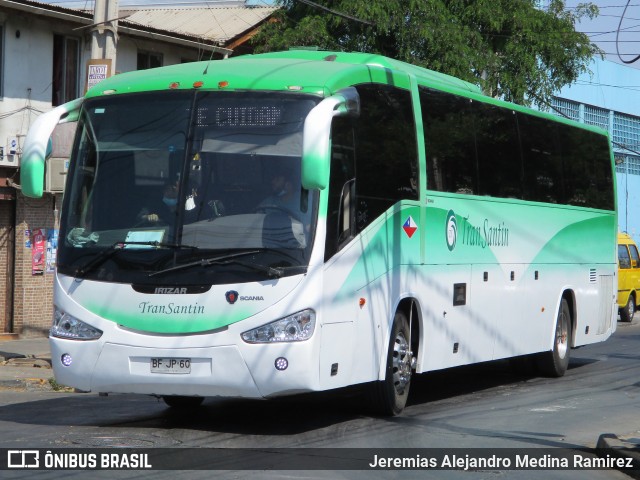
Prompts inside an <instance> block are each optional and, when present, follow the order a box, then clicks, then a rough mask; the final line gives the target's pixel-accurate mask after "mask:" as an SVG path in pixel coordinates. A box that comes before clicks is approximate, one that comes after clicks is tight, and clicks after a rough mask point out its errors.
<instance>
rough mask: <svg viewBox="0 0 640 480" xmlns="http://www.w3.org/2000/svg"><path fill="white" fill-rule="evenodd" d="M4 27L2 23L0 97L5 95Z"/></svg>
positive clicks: (0, 28) (0, 33)
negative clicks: (3, 67) (3, 66)
mask: <svg viewBox="0 0 640 480" xmlns="http://www.w3.org/2000/svg"><path fill="white" fill-rule="evenodd" d="M3 54H4V27H3V26H2V25H0V97H2V96H3V95H4V88H3V87H4V71H3V69H2V65H3V64H4V58H3V56H4V55H3Z"/></svg>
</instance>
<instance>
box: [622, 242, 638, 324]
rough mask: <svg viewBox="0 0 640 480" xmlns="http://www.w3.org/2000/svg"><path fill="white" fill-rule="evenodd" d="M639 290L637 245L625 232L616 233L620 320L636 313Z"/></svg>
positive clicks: (626, 320) (627, 318)
mask: <svg viewBox="0 0 640 480" xmlns="http://www.w3.org/2000/svg"><path fill="white" fill-rule="evenodd" d="M639 292H640V255H639V254H638V246H637V245H636V244H635V242H634V241H633V239H632V238H631V237H630V236H629V235H628V234H626V233H619V234H618V309H619V312H620V320H622V321H623V322H630V321H631V320H633V315H634V314H635V313H636V306H637V305H638V293H639Z"/></svg>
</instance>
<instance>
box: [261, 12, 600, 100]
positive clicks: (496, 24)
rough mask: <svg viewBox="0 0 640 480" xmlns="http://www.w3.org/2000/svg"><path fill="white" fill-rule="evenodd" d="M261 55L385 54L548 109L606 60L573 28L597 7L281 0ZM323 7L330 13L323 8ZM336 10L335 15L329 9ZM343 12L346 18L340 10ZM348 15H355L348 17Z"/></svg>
mask: <svg viewBox="0 0 640 480" xmlns="http://www.w3.org/2000/svg"><path fill="white" fill-rule="evenodd" d="M278 3H279V5H280V6H282V7H283V8H282V9H281V10H279V11H278V12H277V14H276V17H275V18H276V21H275V22H271V23H269V24H266V25H265V26H263V27H262V29H261V31H260V33H259V34H258V35H257V36H256V37H255V38H254V44H255V45H256V51H257V52H261V51H274V50H283V49H288V48H289V47H291V46H311V45H313V46H317V47H319V48H321V49H323V50H338V51H361V52H370V53H378V54H382V55H385V56H388V57H391V58H395V59H397V60H402V61H405V62H409V63H413V64H416V65H420V66H423V67H426V68H429V69H432V70H436V71H439V72H443V73H447V74H449V75H453V76H456V77H459V78H462V79H464V80H467V81H470V82H473V83H476V84H479V85H480V86H481V87H482V89H483V91H484V92H485V93H486V94H487V95H490V96H493V97H499V98H504V99H506V100H509V101H513V102H516V103H520V104H525V105H529V104H532V103H533V104H537V105H542V104H545V103H547V102H548V101H549V99H550V98H551V96H552V95H553V93H554V92H556V91H558V90H559V89H560V88H561V87H563V86H564V85H567V84H569V83H571V82H573V81H574V80H575V79H576V78H577V77H578V76H579V75H580V74H582V73H585V72H588V71H589V70H588V65H589V63H590V61H591V59H592V58H593V57H594V56H595V55H600V56H601V55H602V52H601V51H600V49H599V48H598V47H597V46H595V45H594V44H592V43H591V42H590V40H589V37H588V36H587V35H585V34H584V33H580V32H577V31H576V30H575V25H576V23H577V22H579V21H580V19H581V18H584V17H588V18H593V17H594V16H596V15H597V14H598V8H597V7H596V6H595V5H593V4H581V5H579V6H578V8H576V9H574V10H573V11H570V10H567V9H565V1H564V0H547V1H546V2H542V3H545V4H546V6H545V8H539V7H538V4H539V3H541V2H539V0H314V2H310V1H308V0H278ZM319 7H324V8H319ZM328 9H330V10H331V12H329V11H327V10H328ZM336 13H340V14H336ZM347 17H349V18H347Z"/></svg>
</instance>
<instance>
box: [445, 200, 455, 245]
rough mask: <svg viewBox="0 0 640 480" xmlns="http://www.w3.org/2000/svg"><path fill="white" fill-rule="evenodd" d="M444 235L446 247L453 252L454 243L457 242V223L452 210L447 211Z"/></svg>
mask: <svg viewBox="0 0 640 480" xmlns="http://www.w3.org/2000/svg"><path fill="white" fill-rule="evenodd" d="M444 233H445V236H446V238H447V247H449V251H453V249H454V248H456V242H457V241H458V222H457V220H456V214H455V213H453V210H449V212H448V213H447V221H446V224H445V230H444Z"/></svg>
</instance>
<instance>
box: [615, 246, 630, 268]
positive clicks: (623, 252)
mask: <svg viewBox="0 0 640 480" xmlns="http://www.w3.org/2000/svg"><path fill="white" fill-rule="evenodd" d="M618 263H620V268H631V258H630V257H629V250H627V247H625V246H624V245H618Z"/></svg>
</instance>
